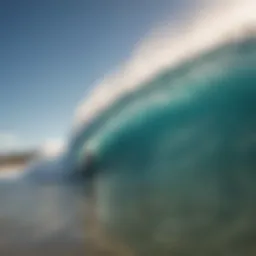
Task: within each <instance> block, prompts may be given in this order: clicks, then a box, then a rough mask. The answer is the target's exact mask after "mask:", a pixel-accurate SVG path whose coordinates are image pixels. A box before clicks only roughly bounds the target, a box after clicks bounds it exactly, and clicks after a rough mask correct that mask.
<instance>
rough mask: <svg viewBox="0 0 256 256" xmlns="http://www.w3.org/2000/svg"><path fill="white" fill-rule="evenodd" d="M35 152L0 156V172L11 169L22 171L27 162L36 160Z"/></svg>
mask: <svg viewBox="0 0 256 256" xmlns="http://www.w3.org/2000/svg"><path fill="white" fill-rule="evenodd" d="M37 156H38V152H37V151H35V150H34V151H30V152H22V153H9V154H2V155H0V172H2V171H11V170H13V169H20V170H22V169H23V168H24V167H25V166H26V165H27V164H28V163H29V162H31V161H32V160H34V159H35V158H37Z"/></svg>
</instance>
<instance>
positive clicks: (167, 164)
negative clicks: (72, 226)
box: [71, 37, 256, 255]
mask: <svg viewBox="0 0 256 256" xmlns="http://www.w3.org/2000/svg"><path fill="white" fill-rule="evenodd" d="M255 84H256V40H255V38H254V37H246V38H243V39H242V40H240V41H236V42H231V43H226V44H224V45H222V46H220V47H217V48H215V49H213V50H211V51H207V52H204V53H202V54H201V55H199V56H197V57H196V58H192V59H190V60H189V61H186V62H184V63H182V64H180V65H179V66H177V67H175V68H171V69H166V70H164V71H163V72H162V73H160V74H158V75H157V76H156V77H154V78H153V79H152V80H150V81H149V82H146V83H145V85H144V86H140V87H139V88H138V89H137V90H133V91H131V92H130V93H127V94H125V95H124V96H123V97H120V98H118V100H116V101H115V102H114V104H112V105H110V107H108V108H107V109H106V110H104V111H103V112H102V113H101V114H100V115H98V116H97V117H96V118H95V119H94V121H93V122H92V123H91V124H89V125H87V126H86V128H85V129H84V130H83V131H82V132H81V133H80V134H79V135H78V136H77V137H76V138H75V140H74V141H73V142H72V143H73V144H71V149H72V150H71V158H72V159H73V160H74V162H75V166H76V167H78V170H79V171H80V172H84V173H85V174H86V172H88V173H89V174H90V175H89V180H90V182H91V183H92V184H93V189H92V195H93V196H94V197H95V198H96V206H95V209H96V213H97V217H98V221H99V223H100V224H101V226H102V227H103V230H104V232H105V233H106V234H107V235H108V236H109V237H111V238H112V239H113V241H118V244H122V245H124V246H127V247H128V248H131V251H132V252H136V253H137V254H138V255H255V253H256V248H255V241H256V222H255V214H256V205H255V200H256V186H255V182H256V173H255V170H256V160H255V159H256V158H255V156H256V137H255V136H256V119H255V114H256V100H255V99H256V87H255ZM88 154H90V155H91V156H93V157H92V158H91V159H92V160H91V159H90V164H88V163H86V162H87V161H88V159H87V155H88ZM85 176H86V175H85ZM137 254H135V255H137Z"/></svg>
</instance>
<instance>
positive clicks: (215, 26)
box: [73, 0, 256, 134]
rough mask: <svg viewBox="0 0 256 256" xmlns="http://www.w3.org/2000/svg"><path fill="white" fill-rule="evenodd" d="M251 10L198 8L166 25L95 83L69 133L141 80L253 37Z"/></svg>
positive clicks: (249, 1)
mask: <svg viewBox="0 0 256 256" xmlns="http://www.w3.org/2000/svg"><path fill="white" fill-rule="evenodd" d="M255 9H256V2H255V1H253V0H245V1H243V2H242V3H241V1H226V2H225V3H223V2H221V4H220V3H219V2H218V4H217V5H216V6H214V7H212V6H211V7H209V8H206V7H205V8H204V9H198V10H197V11H196V12H195V13H193V15H192V14H190V16H189V18H188V19H184V22H180V23H179V24H175V25H174V26H175V27H174V26H173V25H170V27H168V28H164V30H162V31H161V30H159V32H157V33H153V36H151V37H149V39H146V40H145V41H144V42H143V43H142V44H141V45H140V46H138V48H137V49H136V50H135V51H134V52H133V54H132V55H131V57H130V59H129V60H128V61H127V62H126V63H125V64H124V65H123V66H122V67H121V68H119V69H118V70H117V71H116V72H115V73H114V74H110V75H109V76H107V77H106V78H105V79H103V81H102V82H100V83H99V84H97V85H96V86H95V89H94V90H93V91H92V92H91V93H90V94H89V95H88V96H87V97H86V99H85V101H83V102H82V103H81V104H80V105H79V107H78V109H77V111H76V114H75V121H74V127H73V133H74V134H75V133H77V132H79V131H80V130H82V129H83V127H84V126H86V125H88V124H90V123H92V122H93V120H94V119H95V118H96V117H97V116H98V115H99V114H100V113H101V112H102V111H103V110H104V109H105V108H107V107H108V106H109V105H111V104H112V103H113V102H114V101H116V100H117V99H118V98H120V97H122V96H123V95H125V94H127V93H128V92H131V91H133V90H136V89H138V88H139V87H141V86H143V85H144V84H145V83H144V82H145V81H149V80H150V79H152V78H153V77H154V76H156V75H157V74H159V73H161V72H162V71H163V70H164V69H166V68H170V67H175V66H177V65H178V64H179V63H181V62H183V61H185V60H189V59H191V58H194V57H195V56H197V55H200V54H201V53H203V52H206V51H209V50H210V49H213V48H217V47H219V46H220V45H222V44H225V43H227V42H229V41H230V42H231V41H239V40H243V39H244V38H245V37H247V36H248V35H255V34H256V33H255V31H256V15H255V11H254V10H255ZM191 16H193V17H196V18H191ZM216 17H217V18H216ZM110 92H111V93H110Z"/></svg>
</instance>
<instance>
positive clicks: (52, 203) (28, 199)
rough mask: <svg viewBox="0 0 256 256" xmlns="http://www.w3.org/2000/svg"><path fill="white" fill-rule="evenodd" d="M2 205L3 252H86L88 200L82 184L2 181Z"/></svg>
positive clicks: (1, 240)
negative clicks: (39, 183)
mask: <svg viewBox="0 0 256 256" xmlns="http://www.w3.org/2000/svg"><path fill="white" fill-rule="evenodd" d="M0 205H1V207H0V233H1V234H0V237H1V239H0V254H1V255H22V254H21V252H23V251H24V255H29V253H31V255H41V254H42V255H43V254H44V255H45V253H46V251H45V250H47V251H48V252H47V255H54V252H55V251H56V250H57V251H58V252H59V253H60V252H61V253H64V254H62V255H65V253H67V255H71V254H70V253H71V252H73V251H74V252H76V253H80V254H78V255H83V253H82V252H84V238H85V229H84V225H83V218H84V217H85V211H86V199H85V195H84V193H82V191H81V190H80V189H79V187H72V186H67V185H56V184H55V185H38V184H37V185H35V184H28V183H27V182H20V181H19V182H17V183H16V184H14V183H8V184H1V186H0ZM35 252H36V254H35ZM68 252H69V254H68ZM40 253H41V254H40Z"/></svg>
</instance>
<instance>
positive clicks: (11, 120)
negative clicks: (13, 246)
mask: <svg viewBox="0 0 256 256" xmlns="http://www.w3.org/2000/svg"><path fill="white" fill-rule="evenodd" d="M177 3H179V4H177ZM183 7H184V6H181V1H178V0H177V1H172V0H169V1H168V0H101V1H97V0H89V1H87V0H83V1H82V0H1V1H0V32H1V39H0V147H1V146H2V147H3V144H4V143H6V142H4V140H3V137H4V134H6V133H8V134H9V135H13V136H17V137H19V138H20V140H21V141H22V143H23V144H24V147H26V146H28V145H32V146H34V145H39V144H41V143H43V142H44V141H45V140H46V139H48V138H64V137H66V136H67V134H68V132H69V129H70V125H71V122H72V118H73V114H74V110H75V108H76V106H77V104H78V102H79V101H80V100H81V99H82V98H83V96H84V95H85V92H86V90H87V88H89V87H90V86H91V85H92V84H94V82H95V80H98V79H99V78H101V77H102V76H103V75H104V74H106V73H108V72H109V71H111V70H113V69H114V68H116V67H117V66H118V65H119V64H120V63H122V62H123V61H124V60H125V59H126V58H127V57H128V56H129V54H130V52H131V50H132V49H133V48H134V47H135V45H136V42H138V41H139V40H141V39H142V38H143V37H144V36H145V35H146V34H147V33H148V32H149V31H150V30H151V29H152V28H153V27H154V26H155V25H156V24H157V23H158V22H160V21H161V20H162V19H166V18H167V17H171V16H175V14H176V13H177V12H178V10H179V9H180V8H183ZM9 135H8V136H9ZM1 136H2V137H1ZM9 137H10V136H9ZM1 138H2V139H1ZM1 143H2V145H1Z"/></svg>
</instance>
